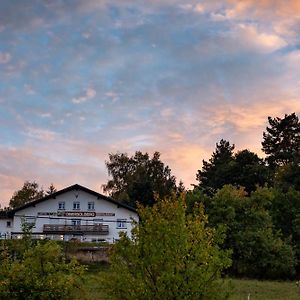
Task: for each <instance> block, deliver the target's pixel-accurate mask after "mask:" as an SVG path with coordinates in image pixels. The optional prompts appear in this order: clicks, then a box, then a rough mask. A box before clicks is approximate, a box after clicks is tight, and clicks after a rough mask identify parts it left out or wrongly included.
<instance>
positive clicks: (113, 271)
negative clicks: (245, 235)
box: [102, 195, 231, 300]
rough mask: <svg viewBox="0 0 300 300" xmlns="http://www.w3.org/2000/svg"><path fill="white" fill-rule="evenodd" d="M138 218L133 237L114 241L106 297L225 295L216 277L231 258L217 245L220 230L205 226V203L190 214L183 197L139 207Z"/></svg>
mask: <svg viewBox="0 0 300 300" xmlns="http://www.w3.org/2000/svg"><path fill="white" fill-rule="evenodd" d="M138 213H139V216H140V223H139V224H136V227H135V228H134V229H133V231H132V239H129V238H128V237H127V236H126V235H122V236H121V238H120V240H119V241H118V242H117V243H116V244H115V245H114V246H113V249H112V254H111V257H110V261H111V268H110V270H109V272H107V273H106V274H105V275H104V276H105V278H104V280H103V282H102V284H103V287H104V288H103V291H105V292H106V293H107V297H108V299H127V300H129V299H144V300H150V299H151V300H152V299H183V300H184V299H222V298H224V296H225V295H224V291H225V289H224V287H222V285H221V282H220V281H217V280H218V278H219V277H220V273H221V272H222V270H224V269H225V268H227V267H228V266H229V265H230V263H231V260H230V259H229V254H230V252H229V251H222V250H220V248H219V244H220V243H222V240H223V238H224V235H223V233H222V232H220V231H217V230H215V229H212V228H209V227H207V217H206V216H205V215H204V212H203V208H202V206H197V207H195V209H194V211H193V214H186V206H185V199H184V197H183V196H181V197H179V198H177V197H176V195H174V196H172V197H171V198H168V199H164V200H160V199H158V200H157V202H156V203H155V204H154V206H153V207H143V206H140V205H139V206H138Z"/></svg>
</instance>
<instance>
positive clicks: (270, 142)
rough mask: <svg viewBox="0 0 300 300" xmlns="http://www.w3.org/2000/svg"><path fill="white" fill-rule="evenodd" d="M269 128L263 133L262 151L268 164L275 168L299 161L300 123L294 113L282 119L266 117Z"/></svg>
mask: <svg viewBox="0 0 300 300" xmlns="http://www.w3.org/2000/svg"><path fill="white" fill-rule="evenodd" d="M268 122H269V126H268V127H267V128H266V131H265V132H264V133H263V141H262V150H263V151H264V152H265V153H266V155H267V157H266V160H267V162H268V164H269V165H270V166H271V167H273V168H275V167H278V166H282V165H286V164H288V163H291V162H299V159H300V123H299V119H298V116H297V115H296V114H295V113H292V114H290V115H287V114H285V116H284V118H279V117H275V118H272V117H268Z"/></svg>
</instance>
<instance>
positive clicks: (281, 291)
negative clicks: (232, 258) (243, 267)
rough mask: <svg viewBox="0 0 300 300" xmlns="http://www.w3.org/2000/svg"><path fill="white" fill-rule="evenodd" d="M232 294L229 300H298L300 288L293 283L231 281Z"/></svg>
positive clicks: (247, 280)
mask: <svg viewBox="0 0 300 300" xmlns="http://www.w3.org/2000/svg"><path fill="white" fill-rule="evenodd" d="M231 282H232V284H233V294H232V296H231V297H230V298H229V299H230V300H244V299H248V295H249V294H250V297H249V299H250V300H296V299H297V300H298V299H300V288H299V287H297V286H296V283H295V281H261V280H249V279H231Z"/></svg>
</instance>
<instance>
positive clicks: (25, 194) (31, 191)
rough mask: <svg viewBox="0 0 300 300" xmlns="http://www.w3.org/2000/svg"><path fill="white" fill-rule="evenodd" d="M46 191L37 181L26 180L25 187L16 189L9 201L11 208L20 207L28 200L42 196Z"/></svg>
mask: <svg viewBox="0 0 300 300" xmlns="http://www.w3.org/2000/svg"><path fill="white" fill-rule="evenodd" d="M43 196H44V191H43V189H41V188H40V187H39V185H38V183H36V182H35V181H33V182H30V181H25V183H24V185H23V187H22V188H21V189H20V190H18V191H16V192H15V193H14V194H13V196H12V197H11V199H10V201H9V207H10V208H17V207H20V206H22V205H24V204H26V203H28V202H31V201H33V200H36V199H39V198H42V197H43Z"/></svg>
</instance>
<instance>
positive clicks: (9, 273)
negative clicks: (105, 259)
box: [0, 241, 84, 300]
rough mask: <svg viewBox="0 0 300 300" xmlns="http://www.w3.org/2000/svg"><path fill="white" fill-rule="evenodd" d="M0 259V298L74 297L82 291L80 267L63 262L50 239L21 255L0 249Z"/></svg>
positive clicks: (73, 262) (81, 270) (48, 298)
mask: <svg viewBox="0 0 300 300" xmlns="http://www.w3.org/2000/svg"><path fill="white" fill-rule="evenodd" d="M0 262H1V268H0V299H3V300H6V299H7V300H8V299H9V300H14V299H20V300H21V299H22V300H34V299H39V300H43V299H45V300H46V299H47V300H51V299H76V296H77V295H78V292H79V291H82V282H81V275H83V272H84V268H83V267H82V266H79V265H78V264H77V263H76V262H75V261H71V262H70V263H67V262H66V261H65V260H64V258H63V254H62V251H61V248H60V246H59V245H58V244H56V243H55V242H54V241H47V242H46V243H45V242H43V243H39V242H38V243H37V244H36V245H30V246H29V248H28V249H27V250H25V252H24V255H23V257H22V258H16V257H14V256H13V255H11V254H9V252H8V251H7V249H2V253H1V257H0Z"/></svg>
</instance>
